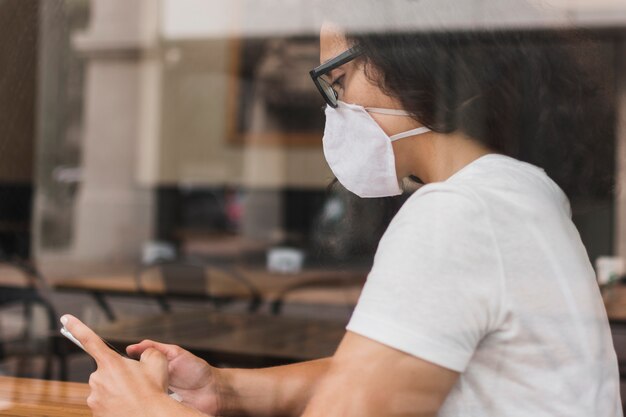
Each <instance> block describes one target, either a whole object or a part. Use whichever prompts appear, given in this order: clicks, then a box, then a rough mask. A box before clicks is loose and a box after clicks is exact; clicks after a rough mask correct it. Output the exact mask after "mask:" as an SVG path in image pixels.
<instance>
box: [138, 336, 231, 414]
mask: <svg viewBox="0 0 626 417" xmlns="http://www.w3.org/2000/svg"><path fill="white" fill-rule="evenodd" d="M151 350H152V351H154V350H156V351H158V352H160V353H161V354H162V355H164V357H165V358H166V359H167V362H168V363H169V364H168V367H167V369H168V374H169V388H170V389H171V390H172V391H174V392H175V393H177V394H178V395H180V396H181V397H182V399H183V404H186V405H189V406H191V407H193V408H195V409H196V410H199V411H201V412H203V413H207V414H209V415H219V410H220V407H221V405H222V404H221V403H222V398H221V392H222V391H223V390H222V389H221V387H222V386H224V384H222V381H221V380H222V378H221V377H220V373H219V369H217V368H214V367H212V366H210V365H209V364H208V363H206V362H205V361H204V360H202V359H200V358H198V357H197V356H194V355H193V354H191V353H190V352H188V351H186V350H184V349H182V348H180V347H178V346H175V345H166V344H163V343H158V342H153V341H151V340H144V341H143V342H141V343H139V344H136V345H130V346H128V347H127V348H126V352H127V353H128V356H130V357H133V358H138V357H143V355H145V354H146V352H150V351H151Z"/></svg>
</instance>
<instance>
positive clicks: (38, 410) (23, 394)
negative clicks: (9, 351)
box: [0, 377, 91, 417]
mask: <svg viewBox="0 0 626 417" xmlns="http://www.w3.org/2000/svg"><path fill="white" fill-rule="evenodd" d="M88 396H89V386H88V385H87V384H76V383H70V382H58V381H42V380H37V379H20V378H8V377H0V415H2V416H7V417H17V416H20V417H22V416H29V417H44V416H45V417H57V416H58V417H83V416H85V417H86V416H91V411H90V410H89V407H87V404H86V400H87V397H88Z"/></svg>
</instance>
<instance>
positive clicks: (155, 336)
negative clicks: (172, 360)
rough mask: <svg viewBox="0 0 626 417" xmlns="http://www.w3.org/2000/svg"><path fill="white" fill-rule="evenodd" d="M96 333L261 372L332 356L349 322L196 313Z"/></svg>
mask: <svg viewBox="0 0 626 417" xmlns="http://www.w3.org/2000/svg"><path fill="white" fill-rule="evenodd" d="M95 330H96V332H97V333H98V334H99V335H100V336H101V337H103V338H105V339H106V340H108V341H109V342H110V343H112V344H113V345H115V346H116V347H118V348H125V347H126V346H127V345H129V344H132V343H137V342H139V341H141V340H143V339H152V340H157V341H160V342H164V343H171V344H176V345H179V346H181V347H183V348H185V349H187V350H189V351H191V352H193V353H194V354H196V355H198V356H200V357H202V358H204V359H206V360H207V361H209V362H212V363H227V364H231V365H236V366H242V367H243V366H250V367H256V366H272V365H279V364H287V363H293V362H300V361H305V360H311V359H318V358H324V357H328V356H331V355H333V354H334V352H335V350H336V348H337V346H338V345H339V342H340V341H341V339H342V338H343V335H344V334H345V323H342V322H336V321H329V320H318V319H305V318H296V317H284V316H272V315H265V314H246V313H221V312H211V311H192V312H185V313H171V314H163V315H158V316H152V317H148V318H138V319H126V320H120V321H118V322H115V323H112V324H110V325H106V326H103V327H100V328H97V329H95Z"/></svg>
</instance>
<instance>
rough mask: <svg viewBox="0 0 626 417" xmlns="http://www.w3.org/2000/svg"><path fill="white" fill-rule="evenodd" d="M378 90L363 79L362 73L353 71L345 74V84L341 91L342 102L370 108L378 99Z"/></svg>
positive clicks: (379, 93)
mask: <svg viewBox="0 0 626 417" xmlns="http://www.w3.org/2000/svg"><path fill="white" fill-rule="evenodd" d="M381 94H382V93H381V92H380V89H379V88H378V87H376V86H373V85H372V84H371V83H370V81H369V80H368V79H367V78H366V77H365V74H364V73H363V71H353V72H351V73H349V74H346V83H345V88H344V90H343V97H342V99H343V101H345V102H346V103H351V104H358V105H361V106H365V107H367V106H372V103H376V102H377V100H378V99H379V97H380V95H381Z"/></svg>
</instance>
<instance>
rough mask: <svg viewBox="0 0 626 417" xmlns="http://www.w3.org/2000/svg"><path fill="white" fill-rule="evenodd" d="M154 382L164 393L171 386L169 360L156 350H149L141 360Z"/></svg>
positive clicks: (143, 354)
mask: <svg viewBox="0 0 626 417" xmlns="http://www.w3.org/2000/svg"><path fill="white" fill-rule="evenodd" d="M139 362H141V363H142V364H143V365H145V367H146V370H147V372H148V374H149V375H150V377H151V378H152V380H153V381H154V382H155V383H157V384H158V385H159V386H160V387H162V388H163V390H164V391H167V387H168V386H169V373H168V363H169V362H168V360H167V357H166V356H165V355H164V354H163V353H161V352H159V351H158V350H156V349H154V348H148V349H146V350H144V351H143V353H142V354H141V358H140V359H139Z"/></svg>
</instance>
